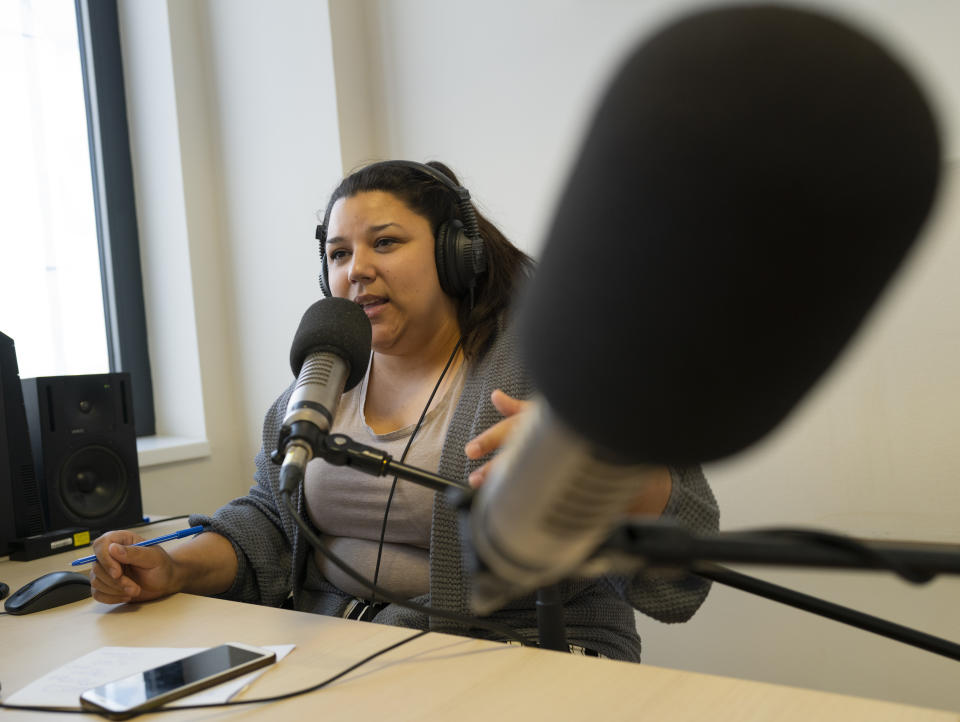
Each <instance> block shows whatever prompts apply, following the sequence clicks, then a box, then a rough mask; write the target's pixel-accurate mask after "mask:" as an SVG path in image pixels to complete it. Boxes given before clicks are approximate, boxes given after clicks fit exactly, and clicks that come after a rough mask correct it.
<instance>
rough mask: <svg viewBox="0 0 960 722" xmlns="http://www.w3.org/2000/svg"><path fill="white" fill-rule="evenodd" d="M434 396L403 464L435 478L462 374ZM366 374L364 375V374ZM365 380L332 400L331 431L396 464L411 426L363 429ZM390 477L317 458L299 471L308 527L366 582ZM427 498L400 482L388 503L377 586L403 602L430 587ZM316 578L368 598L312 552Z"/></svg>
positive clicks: (429, 496) (373, 560)
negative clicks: (336, 400)
mask: <svg viewBox="0 0 960 722" xmlns="http://www.w3.org/2000/svg"><path fill="white" fill-rule="evenodd" d="M465 366H466V365H465V364H461V366H460V369H459V370H458V371H457V376H456V377H455V378H454V381H453V383H452V384H450V386H449V387H448V388H447V391H446V393H445V394H444V395H443V397H442V398H440V399H439V401H438V400H437V399H434V401H433V404H432V405H431V408H430V411H428V412H427V415H426V418H425V419H424V420H423V425H422V426H421V427H420V430H419V431H418V432H417V436H416V438H415V439H414V440H413V444H412V445H411V447H410V451H409V452H408V453H407V457H406V459H405V463H407V464H411V465H413V466H418V467H420V468H423V469H427V470H429V471H433V472H436V471H437V470H438V469H439V466H440V451H441V449H442V448H443V441H444V438H445V437H446V433H447V427H448V426H449V424H450V419H451V417H452V416H453V412H454V410H455V409H456V406H457V400H458V399H459V398H460V393H461V391H462V390H463V384H464V378H465V374H464V368H465ZM368 374H369V371H368ZM367 380H368V376H365V377H364V378H363V381H362V382H361V383H359V384H357V385H356V386H355V387H354V388H353V389H351V390H350V391H347V392H346V393H344V394H343V396H342V397H341V398H340V405H339V406H338V408H337V413H336V416H335V417H334V424H333V431H335V432H338V433H342V434H347V435H348V436H349V437H350V438H352V439H353V440H354V441H357V442H359V443H361V444H367V445H369V446H373V447H375V448H377V449H379V450H381V451H385V452H387V453H388V454H390V455H391V456H392V457H393V458H394V459H396V460H398V461H399V460H400V457H401V455H402V454H403V449H404V447H405V446H406V444H407V440H408V439H409V438H410V435H411V434H412V433H413V429H414V426H415V425H410V426H407V427H404V428H402V429H397V430H396V431H392V432H390V433H387V434H376V433H374V432H373V430H372V429H371V428H370V427H369V426H367V423H366V420H365V419H364V414H363V407H364V402H365V400H366V395H367ZM392 484H393V477H392V476H390V477H385V476H384V477H375V476H370V475H368V474H364V473H363V472H360V471H356V470H354V469H351V468H349V467H345V466H332V465H330V464H328V463H327V462H325V461H323V460H322V459H314V460H313V461H311V462H310V463H309V464H308V465H307V470H306V475H305V482H304V497H305V500H306V505H307V513H308V515H309V516H310V519H311V521H312V522H313V523H314V525H315V526H316V527H317V529H318V530H319V531H320V532H321V533H322V535H323V538H324V541H326V542H327V544H328V545H329V546H330V548H331V550H332V551H333V552H334V553H335V554H336V555H337V556H339V557H340V558H341V559H343V560H344V561H345V562H347V564H349V565H350V566H351V567H353V568H354V569H355V570H356V571H358V572H359V573H360V574H362V575H363V576H365V577H366V578H367V579H371V580H372V579H373V573H374V569H375V567H376V562H377V548H378V546H379V541H380V529H381V527H382V525H383V514H384V511H385V510H386V507H387V498H388V496H389V494H390V487H391V485H392ZM433 495H434V492H433V491H432V490H431V489H427V488H426V487H423V486H419V485H417V484H414V483H413V482H410V481H404V480H403V479H401V480H400V481H398V482H397V490H396V492H394V495H393V500H392V501H391V502H390V515H389V518H388V520H387V530H386V534H385V536H384V544H383V557H382V559H381V561H380V574H379V577H378V582H377V583H378V585H380V586H383V587H385V588H386V589H388V590H390V591H391V592H393V593H395V594H400V595H403V596H404V597H407V598H410V597H415V596H418V595H420V594H426V593H427V591H428V590H429V587H430V559H429V549H430V523H431V517H432V513H433ZM314 560H315V563H316V565H317V567H318V569H319V570H320V573H321V574H322V575H323V576H324V577H325V578H326V579H327V581H329V582H330V583H331V584H334V585H335V586H337V587H339V588H340V589H342V590H343V591H345V592H347V593H348V594H352V595H353V596H356V597H360V598H363V599H368V598H369V597H370V591H369V590H368V589H367V588H366V587H364V586H362V585H360V584H358V583H357V582H355V581H354V580H353V579H351V578H350V577H348V576H347V575H346V574H344V573H343V572H341V571H340V570H339V569H338V568H337V567H336V566H334V565H333V564H332V563H331V562H330V561H328V560H327V559H326V557H324V556H323V555H322V554H320V553H319V552H318V553H316V555H315V557H314Z"/></svg>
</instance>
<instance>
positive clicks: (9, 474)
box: [0, 333, 43, 556]
mask: <svg viewBox="0 0 960 722" xmlns="http://www.w3.org/2000/svg"><path fill="white" fill-rule="evenodd" d="M42 532H43V507H42V506H41V501H40V488H39V484H38V483H37V477H36V475H35V472H34V468H33V459H32V458H31V456H30V439H29V436H28V434H27V417H26V414H25V412H24V408H23V392H22V390H21V388H20V371H19V368H18V366H17V351H16V348H15V347H14V344H13V339H12V338H10V337H9V336H7V335H6V334H3V333H0V556H4V555H6V554H8V553H9V552H10V542H11V541H13V540H14V539H17V538H19V537H26V536H32V535H34V534H40V533H42Z"/></svg>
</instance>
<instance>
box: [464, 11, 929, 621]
mask: <svg viewBox="0 0 960 722" xmlns="http://www.w3.org/2000/svg"><path fill="white" fill-rule="evenodd" d="M939 167H940V146H939V141H938V135H937V128H936V123H935V121H934V117H933V114H932V112H931V110H930V107H929V106H928V104H927V102H926V100H925V99H924V96H923V94H922V92H921V91H920V89H919V88H918V86H917V84H916V82H915V81H914V80H913V79H912V78H911V77H910V75H909V74H908V73H907V71H906V70H905V69H904V68H903V66H902V65H901V64H900V63H899V62H898V61H897V60H895V59H894V58H893V57H892V56H891V54H890V53H889V52H888V51H887V50H885V49H884V48H882V47H881V46H880V45H878V44H877V43H876V42H875V41H873V40H871V39H870V38H867V37H865V36H864V35H863V34H861V33H860V32H858V31H857V30H854V29H852V28H850V27H848V26H846V25H844V24H841V23H840V22H837V21H836V20H832V19H829V18H826V17H823V16H820V15H817V14H814V13H811V12H807V11H800V10H795V9H788V8H782V7H770V6H756V7H749V6H748V7H735V8H727V9H714V10H707V11H704V12H701V13H698V14H695V15H692V16H689V17H686V18H684V19H681V20H680V21H678V22H676V23H674V24H672V25H670V26H668V27H666V28H665V29H663V30H662V31H661V32H659V33H658V34H656V35H654V36H653V37H652V38H650V39H648V40H647V41H646V42H644V43H643V44H642V45H640V46H639V47H638V48H637V49H636V50H635V51H633V53H632V54H631V55H630V56H629V57H628V58H627V59H626V62H625V64H624V65H623V66H622V67H621V68H620V70H619V72H618V73H617V75H616V76H615V77H614V79H613V82H612V84H611V85H610V87H609V88H608V90H607V93H606V96H605V98H604V99H603V101H602V103H601V105H600V107H599V110H598V112H597V114H596V116H595V118H594V121H593V125H592V128H591V129H590V131H589V133H588V134H587V137H586V140H585V142H584V145H583V147H582V148H581V151H580V155H579V158H578V159H577V161H576V163H575V165H574V166H573V169H572V174H571V177H570V179H569V182H568V184H567V186H566V189H565V191H564V193H563V194H562V196H561V198H560V202H559V203H558V205H557V209H558V210H557V213H556V216H555V217H554V220H553V224H552V227H551V230H550V232H549V235H548V236H547V242H546V245H545V247H544V250H543V253H542V257H541V260H540V263H539V266H538V269H537V273H536V275H535V277H534V278H533V280H532V282H531V285H530V287H529V289H528V292H527V294H526V295H525V297H524V298H523V299H522V303H521V305H520V309H519V313H518V324H519V338H521V339H522V342H521V343H522V346H521V348H522V351H523V353H524V356H525V360H526V362H527V364H528V366H529V369H530V372H531V375H532V376H533V379H534V382H535V385H536V386H537V388H538V389H539V390H540V392H541V393H542V395H543V399H544V400H543V401H541V406H542V408H541V409H540V412H539V413H540V416H541V417H542V418H543V419H546V420H545V421H544V420H541V421H540V422H534V423H535V424H536V423H540V424H541V426H540V427H539V428H536V429H533V430H529V429H528V431H527V434H526V437H527V440H526V441H525V442H524V443H526V444H527V445H528V447H527V448H525V449H522V450H520V451H519V452H517V451H514V452H513V453H512V456H513V457H514V459H518V458H524V457H532V456H547V457H548V456H549V453H545V452H544V449H545V448H546V446H543V444H547V443H552V444H553V445H554V446H558V447H560V448H563V444H558V443H557V440H558V439H563V438H568V437H569V438H574V439H578V440H579V442H580V444H579V450H578V451H576V452H574V451H570V452H568V453H570V454H573V455H574V456H575V457H578V458H580V463H579V464H575V463H573V462H572V460H570V459H567V462H566V464H565V466H560V467H556V466H551V467H550V473H547V474H540V473H538V471H537V469H535V468H530V465H529V464H519V463H517V462H516V461H514V462H513V463H510V462H509V461H508V460H505V461H508V463H503V464H501V465H500V471H499V474H497V475H494V476H493V478H491V479H490V480H489V481H488V483H487V484H486V485H485V486H484V487H483V488H482V489H481V491H480V492H479V494H478V495H477V499H476V501H475V504H474V509H473V512H472V514H471V517H472V520H471V524H472V526H473V527H474V529H473V536H474V541H475V545H476V547H477V549H478V554H479V555H480V557H481V560H482V562H483V563H484V564H485V565H486V566H487V567H488V570H489V571H488V573H487V574H482V575H480V577H479V580H480V582H481V583H479V584H477V585H475V586H476V587H477V588H478V589H480V588H482V587H483V586H484V584H483V582H484V581H486V582H491V581H493V582H496V581H499V582H503V583H506V584H508V585H513V586H514V587H515V588H517V590H522V589H523V588H525V589H530V588H533V587H534V586H537V585H540V584H543V583H549V582H550V581H553V580H556V579H558V578H561V577H563V576H565V575H566V574H567V573H569V572H571V571H572V570H574V569H576V568H577V567H578V565H579V563H580V562H581V561H582V560H583V558H584V556H585V555H586V554H587V553H589V552H588V551H584V550H585V549H587V548H588V547H590V546H591V544H593V545H594V548H595V542H597V541H599V540H601V539H603V538H604V536H605V535H606V533H607V532H608V531H610V529H611V528H612V527H613V526H614V525H615V524H616V523H617V519H618V514H620V513H622V511H623V509H625V508H626V505H624V504H622V502H620V501H619V500H615V501H614V502H613V503H611V504H607V502H608V500H610V499H611V498H613V497H614V496H616V497H619V496H622V492H623V489H622V488H620V484H619V483H618V482H616V481H613V482H612V483H610V484H606V485H604V484H599V483H596V484H579V483H578V480H577V479H574V478H573V477H574V476H576V475H577V474H578V473H580V472H579V471H577V469H579V468H580V467H585V468H586V467H590V463H591V462H590V459H591V458H592V457H604V458H607V459H611V458H612V459H615V460H618V461H619V462H620V463H621V476H622V477H623V478H624V479H626V477H628V476H629V474H628V473H627V472H628V470H627V469H626V468H625V466H623V465H624V464H626V463H643V464H685V463H697V462H705V461H710V460H714V459H719V458H722V457H725V456H729V455H731V454H734V453H736V452H739V451H741V450H743V449H744V448H746V447H747V446H749V445H750V444H752V443H754V442H756V441H758V440H759V439H761V438H762V437H763V436H765V435H766V434H767V433H768V432H769V431H771V430H772V429H773V428H774V427H775V426H776V425H777V424H779V423H780V422H781V421H782V420H783V419H784V417H785V416H786V415H787V414H788V413H789V411H790V410H791V409H792V408H793V407H794V406H795V405H796V404H797V402H798V401H799V400H800V399H801V398H802V397H803V396H804V395H805V394H806V393H807V391H808V390H809V389H810V388H811V386H812V385H813V384H814V383H815V381H816V380H817V379H818V378H819V377H820V376H821V375H822V374H823V373H824V371H825V370H826V369H827V367H828V366H829V365H830V364H831V362H832V361H833V360H834V359H835V358H836V357H837V356H838V355H839V353H840V351H841V349H842V348H843V347H844V345H845V344H846V343H847V342H848V341H849V339H850V338H851V336H852V335H853V334H854V332H855V331H856V329H857V328H858V326H859V325H860V323H861V322H862V320H863V319H864V317H865V316H866V314H867V312H868V311H869V309H870V308H871V306H872V305H873V304H874V302H875V301H876V299H877V297H878V296H879V294H880V292H881V290H882V289H883V287H884V285H885V284H886V283H887V281H888V280H889V278H890V277H891V275H892V274H893V272H894V270H895V269H896V268H897V267H898V266H899V265H900V263H901V261H902V260H903V258H904V256H905V254H906V253H907V251H908V249H909V248H910V246H911V244H912V243H913V241H914V239H915V238H916V236H917V234H918V232H919V230H920V228H921V226H922V225H923V222H924V220H925V218H926V217H927V214H928V212H929V210H930V208H931V205H932V202H933V199H934V195H935V190H936V186H937V179H938V175H939ZM537 439H540V441H539V442H537V441H536V440H537ZM537 443H539V444H541V446H536V444H537ZM531 444H533V446H531ZM504 453H505V454H510V453H511V452H510V450H509V449H507V450H505V452H504ZM598 463H599V462H598ZM615 467H616V464H614V465H613V467H611V468H610V469H608V472H609V474H608V476H615V475H616V474H615ZM564 468H566V469H569V471H564V470H563V469H564ZM623 483H624V484H626V483H627V482H626V481H624V482H623ZM628 490H629V485H628ZM530 504H535V505H536V506H535V508H536V509H538V510H539V509H542V510H543V511H542V513H540V512H538V513H536V514H534V513H530V514H524V513H521V512H523V511H524V510H526V509H528V508H530V507H529V505H530ZM562 504H567V505H568V506H571V508H576V506H577V505H579V506H580V508H581V512H580V513H581V515H582V516H583V517H584V519H589V521H586V522H585V523H584V524H582V525H579V526H576V527H571V526H569V525H566V526H565V525H561V524H555V523H554V519H555V515H554V514H553V512H552V509H553V508H554V507H557V506H560V505H562ZM618 505H619V506H618ZM612 507H617V508H616V509H612ZM595 509H600V510H601V511H600V513H599V514H596V515H595V514H594V510H595ZM568 516H569V515H566V516H565V517H564V518H567V517H568ZM481 596H483V594H482V593H481ZM480 606H483V603H482V601H481V603H480Z"/></svg>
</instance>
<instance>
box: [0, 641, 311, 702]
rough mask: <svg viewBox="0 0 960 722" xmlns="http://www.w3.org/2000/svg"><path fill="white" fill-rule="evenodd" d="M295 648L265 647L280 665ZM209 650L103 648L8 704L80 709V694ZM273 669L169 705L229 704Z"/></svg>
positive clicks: (12, 697) (23, 691)
mask: <svg viewBox="0 0 960 722" xmlns="http://www.w3.org/2000/svg"><path fill="white" fill-rule="evenodd" d="M295 646H296V645H294V644H283V645H264V646H263V648H264V649H269V650H271V651H273V652H276V654H277V661H278V662H279V661H280V660H281V659H283V658H284V657H286V656H287V655H288V654H289V653H290V652H291V651H292V650H293V648H294V647H295ZM204 649H206V647H101V648H100V649H95V650H94V651H92V652H90V653H89V654H85V655H83V656H82V657H79V658H77V659H75V660H73V661H72V662H68V663H67V664H65V665H63V666H62V667H59V668H57V669H55V670H53V671H52V672H49V673H48V674H45V675H44V676H43V677H41V678H40V679H38V680H36V681H34V682H31V683H30V684H28V685H27V686H26V687H24V688H23V689H21V690H19V691H17V692H15V693H14V694H12V695H10V697H8V698H7V699H5V700H4V703H5V704H8V705H11V706H19V707H47V708H50V709H79V708H80V701H79V700H80V694H81V693H83V692H84V691H86V690H88V689H91V688H92V687H97V686H99V685H101V684H105V683H106V682H112V681H113V680H115V679H120V678H121V677H126V676H128V675H131V674H136V673H138V672H143V671H145V670H147V669H152V668H153V667H159V666H160V665H161V664H166V663H167V662H172V661H174V660H176V659H180V658H182V657H186V656H188V655H191V654H194V653H195V652H202V651H203V650H204ZM268 669H270V667H263V668H261V669H258V670H256V671H255V672H251V673H250V674H245V675H243V676H242V677H237V678H235V679H231V680H229V681H227V682H224V683H223V684H218V685H217V686H216V687H210V688H209V689H205V690H202V691H200V692H196V693H195V694H191V695H189V696H187V697H182V698H181V699H178V700H175V701H173V702H171V703H169V705H167V706H170V707H179V706H183V705H188V704H211V703H215V702H227V701H228V700H230V699H231V698H232V697H233V696H234V695H235V694H237V693H238V692H240V690H242V689H243V688H244V687H246V686H247V685H249V684H250V683H251V682H252V681H253V680H255V679H256V678H257V677H259V676H260V675H261V674H263V673H264V672H266V671H267V670H268Z"/></svg>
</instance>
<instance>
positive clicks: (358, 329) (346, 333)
mask: <svg viewBox="0 0 960 722" xmlns="http://www.w3.org/2000/svg"><path fill="white" fill-rule="evenodd" d="M372 335H373V331H372V329H371V327H370V319H368V318H367V315H366V314H365V313H364V312H363V309H362V308H360V306H358V305H357V304H356V303H354V302H353V301H348V300H347V299H345V298H321V299H320V300H319V301H317V302H316V303H314V304H313V305H312V306H310V308H308V309H307V310H306V312H305V313H304V314H303V318H302V319H301V320H300V326H299V327H298V328H297V333H296V334H295V335H294V337H293V344H292V345H291V347H290V369H291V370H292V371H293V375H294V376H298V375H299V374H300V367H301V366H303V361H304V359H306V358H307V356H309V355H310V354H312V353H315V352H317V351H329V352H331V353H335V354H336V355H337V356H339V357H340V358H342V359H344V360H345V361H346V362H347V363H348V364H349V365H350V374H349V376H348V377H347V381H346V384H345V386H344V389H345V390H347V389H352V388H353V387H354V386H356V385H357V384H358V383H359V382H360V379H362V378H363V376H364V374H366V373H367V364H369V363H370V343H371V338H372Z"/></svg>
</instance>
